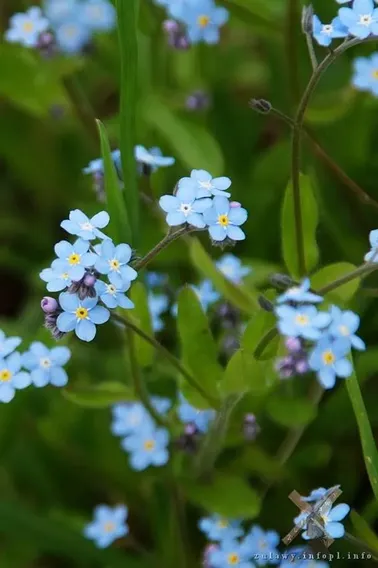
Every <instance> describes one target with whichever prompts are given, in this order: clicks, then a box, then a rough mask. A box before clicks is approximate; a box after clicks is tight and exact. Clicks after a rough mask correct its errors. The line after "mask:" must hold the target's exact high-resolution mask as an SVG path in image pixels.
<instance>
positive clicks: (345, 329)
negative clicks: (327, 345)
mask: <svg viewBox="0 0 378 568" xmlns="http://www.w3.org/2000/svg"><path fill="white" fill-rule="evenodd" d="M330 313H331V317H332V321H331V325H330V327H329V330H328V331H329V333H330V335H332V337H335V338H338V337H343V338H345V339H348V340H349V342H350V345H351V347H354V349H358V350H359V351H364V350H365V349H366V345H365V343H364V342H363V341H362V339H361V338H360V337H358V336H357V335H356V334H355V332H356V331H357V329H358V327H359V325H360V317H359V316H358V315H357V314H355V313H354V312H352V311H350V310H346V311H344V312H343V311H342V310H340V308H338V307H337V306H332V307H331V310H330Z"/></svg>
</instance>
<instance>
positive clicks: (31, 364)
mask: <svg viewBox="0 0 378 568" xmlns="http://www.w3.org/2000/svg"><path fill="white" fill-rule="evenodd" d="M70 357H71V351H70V350H69V349H68V347H53V348H52V349H48V348H47V347H46V346H45V345H43V343H40V342H39V341H35V342H34V343H32V344H31V345H30V348H29V351H27V352H26V353H24V354H23V355H22V363H23V365H24V367H25V368H26V369H28V371H30V377H31V380H32V383H33V384H34V385H35V386H36V387H45V386H46V385H48V384H51V385H54V386H55V387H64V386H65V385H66V384H67V382H68V376H67V373H66V371H65V370H64V369H62V367H63V365H65V364H66V363H67V362H68V361H69V359H70Z"/></svg>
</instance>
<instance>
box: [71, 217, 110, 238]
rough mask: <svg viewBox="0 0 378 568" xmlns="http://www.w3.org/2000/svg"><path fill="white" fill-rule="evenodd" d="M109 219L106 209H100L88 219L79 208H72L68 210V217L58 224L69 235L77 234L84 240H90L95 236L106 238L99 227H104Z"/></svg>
mask: <svg viewBox="0 0 378 568" xmlns="http://www.w3.org/2000/svg"><path fill="white" fill-rule="evenodd" d="M109 221H110V218H109V214H108V213H107V212H106V211H100V212H99V213H96V215H94V216H93V217H92V218H91V219H89V218H88V217H87V216H86V215H85V214H84V213H83V212H82V211H80V209H74V210H73V211H71V212H70V214H69V219H66V220H64V221H62V222H61V224H60V226H61V227H62V228H63V229H64V230H65V231H67V233H70V235H77V236H78V237H80V238H81V239H84V240H85V241H92V240H93V239H96V238H98V239H107V238H108V237H107V236H106V235H104V233H102V232H101V231H100V230H99V229H103V228H104V227H106V225H108V223H109Z"/></svg>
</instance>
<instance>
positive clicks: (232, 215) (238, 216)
mask: <svg viewBox="0 0 378 568" xmlns="http://www.w3.org/2000/svg"><path fill="white" fill-rule="evenodd" d="M228 218H229V220H230V223H232V224H233V225H242V224H243V223H245V222H246V220H247V218H248V213H247V211H246V210H245V209H243V207H234V208H231V209H230V212H229V214H228Z"/></svg>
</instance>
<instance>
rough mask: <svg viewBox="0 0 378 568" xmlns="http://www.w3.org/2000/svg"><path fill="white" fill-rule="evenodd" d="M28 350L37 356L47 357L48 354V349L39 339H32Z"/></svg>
mask: <svg viewBox="0 0 378 568" xmlns="http://www.w3.org/2000/svg"><path fill="white" fill-rule="evenodd" d="M30 351H31V352H32V353H34V354H35V355H37V356H38V357H49V356H50V350H49V349H48V348H47V347H46V345H44V344H43V343H41V342H40V341H34V342H33V343H32V344H31V345H30Z"/></svg>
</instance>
